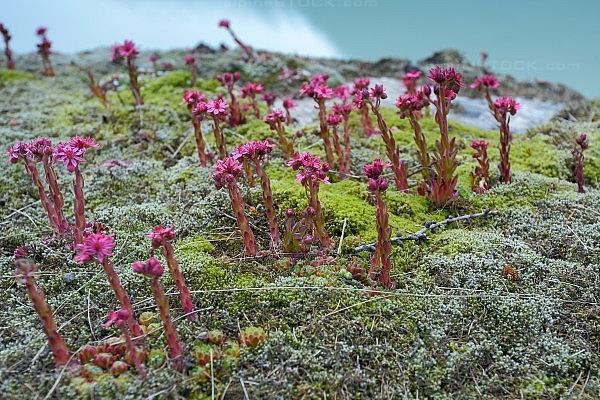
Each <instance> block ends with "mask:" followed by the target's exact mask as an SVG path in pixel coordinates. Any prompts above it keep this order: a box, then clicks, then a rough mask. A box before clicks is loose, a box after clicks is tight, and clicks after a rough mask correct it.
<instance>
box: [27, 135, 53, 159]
mask: <svg viewBox="0 0 600 400" xmlns="http://www.w3.org/2000/svg"><path fill="white" fill-rule="evenodd" d="M28 150H29V153H30V154H31V155H33V156H34V157H35V158H36V159H37V160H41V159H42V158H43V157H44V156H49V155H52V152H53V149H52V142H51V141H50V139H48V138H47V137H41V138H37V139H34V140H32V141H31V142H30V143H29V146H28Z"/></svg>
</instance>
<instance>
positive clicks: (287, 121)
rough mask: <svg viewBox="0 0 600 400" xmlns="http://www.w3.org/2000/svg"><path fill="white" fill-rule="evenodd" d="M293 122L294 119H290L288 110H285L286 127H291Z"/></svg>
mask: <svg viewBox="0 0 600 400" xmlns="http://www.w3.org/2000/svg"><path fill="white" fill-rule="evenodd" d="M293 122H294V119H293V118H292V113H291V112H290V109H289V108H286V109H285V123H286V124H287V125H291V124H292V123H293Z"/></svg>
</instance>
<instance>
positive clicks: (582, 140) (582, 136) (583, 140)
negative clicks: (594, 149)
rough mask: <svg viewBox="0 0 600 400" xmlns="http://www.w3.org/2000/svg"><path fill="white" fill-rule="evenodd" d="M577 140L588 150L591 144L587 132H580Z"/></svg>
mask: <svg viewBox="0 0 600 400" xmlns="http://www.w3.org/2000/svg"><path fill="white" fill-rule="evenodd" d="M575 142H576V143H577V144H578V145H579V146H580V147H581V148H582V149H583V150H586V149H587V148H588V146H589V144H588V136H587V135H586V134H585V133H582V134H580V135H579V136H577V139H575Z"/></svg>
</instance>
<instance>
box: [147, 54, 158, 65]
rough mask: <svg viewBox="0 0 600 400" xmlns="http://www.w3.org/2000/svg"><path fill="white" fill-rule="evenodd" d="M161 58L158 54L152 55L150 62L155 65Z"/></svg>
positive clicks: (149, 57)
mask: <svg viewBox="0 0 600 400" xmlns="http://www.w3.org/2000/svg"><path fill="white" fill-rule="evenodd" d="M159 58H160V55H159V54H158V53H152V54H150V55H149V56H148V61H150V62H151V63H155V62H157V61H158V59H159Z"/></svg>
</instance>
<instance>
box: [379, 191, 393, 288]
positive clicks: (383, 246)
mask: <svg viewBox="0 0 600 400" xmlns="http://www.w3.org/2000/svg"><path fill="white" fill-rule="evenodd" d="M375 206H376V214H377V216H376V218H377V257H378V258H379V262H380V263H381V273H380V274H379V282H380V283H381V284H382V285H383V286H385V287H387V288H389V287H390V286H391V284H392V280H391V278H390V271H391V269H392V261H391V254H392V242H391V240H390V238H391V234H392V230H391V228H390V226H389V222H388V211H387V206H386V204H385V202H384V201H383V196H382V193H381V191H379V190H377V191H375Z"/></svg>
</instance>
